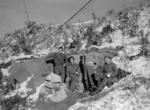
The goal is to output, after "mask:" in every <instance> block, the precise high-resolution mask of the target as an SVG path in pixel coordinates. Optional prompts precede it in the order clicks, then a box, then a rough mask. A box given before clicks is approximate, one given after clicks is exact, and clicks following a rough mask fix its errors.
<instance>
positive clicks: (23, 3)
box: [23, 0, 30, 23]
mask: <svg viewBox="0 0 150 110" xmlns="http://www.w3.org/2000/svg"><path fill="white" fill-rule="evenodd" d="M23 4H24V8H25V12H26V16H27V21H28V23H29V22H30V21H29V16H28V11H27V8H26V2H25V0H23Z"/></svg>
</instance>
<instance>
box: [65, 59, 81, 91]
mask: <svg viewBox="0 0 150 110" xmlns="http://www.w3.org/2000/svg"><path fill="white" fill-rule="evenodd" d="M74 60H75V59H74V57H70V58H69V63H68V64H67V67H66V73H67V86H68V88H70V90H71V91H74V90H75V86H77V83H78V79H80V77H81V72H80V67H79V65H77V64H75V63H74Z"/></svg>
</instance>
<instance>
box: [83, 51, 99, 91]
mask: <svg viewBox="0 0 150 110" xmlns="http://www.w3.org/2000/svg"><path fill="white" fill-rule="evenodd" d="M98 64H99V54H98V53H94V52H90V53H88V54H85V56H84V80H85V83H86V89H89V87H91V90H92V89H93V87H94V81H93V78H92V75H93V73H94V71H95V68H97V66H98ZM88 79H89V82H88Z"/></svg>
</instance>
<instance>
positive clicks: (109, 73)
mask: <svg viewBox="0 0 150 110" xmlns="http://www.w3.org/2000/svg"><path fill="white" fill-rule="evenodd" d="M104 60H105V63H104V65H103V66H98V68H97V70H98V71H97V74H98V76H99V77H97V78H99V79H102V78H103V80H102V82H100V81H98V82H99V83H98V84H99V86H98V88H97V90H96V91H95V92H93V93H91V95H94V94H97V93H99V91H101V90H103V88H104V87H105V86H108V87H110V86H111V85H112V84H113V83H114V82H116V81H117V79H116V75H117V73H118V69H117V67H116V65H115V64H114V63H113V62H112V61H111V57H109V56H106V57H105V58H104Z"/></svg>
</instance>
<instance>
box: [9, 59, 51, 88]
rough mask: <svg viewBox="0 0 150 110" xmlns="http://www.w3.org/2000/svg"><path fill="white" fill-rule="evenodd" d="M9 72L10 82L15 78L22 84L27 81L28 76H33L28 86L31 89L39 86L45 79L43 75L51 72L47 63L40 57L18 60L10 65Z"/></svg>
mask: <svg viewBox="0 0 150 110" xmlns="http://www.w3.org/2000/svg"><path fill="white" fill-rule="evenodd" d="M9 73H10V75H9V76H8V79H9V81H10V83H13V80H14V79H15V80H17V82H18V83H19V84H21V83H23V82H24V81H26V80H27V78H28V77H31V76H33V77H32V79H31V80H30V81H29V83H28V85H27V88H31V89H36V87H37V86H39V85H40V84H42V83H43V82H44V80H45V79H44V77H42V76H46V75H48V74H50V72H49V69H48V67H47V65H46V64H45V63H43V62H42V61H41V60H40V59H34V60H30V61H25V62H17V63H15V64H13V65H12V66H11V67H10V69H9Z"/></svg>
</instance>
